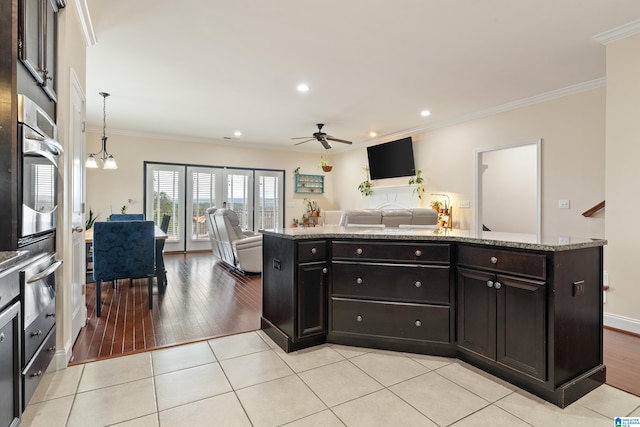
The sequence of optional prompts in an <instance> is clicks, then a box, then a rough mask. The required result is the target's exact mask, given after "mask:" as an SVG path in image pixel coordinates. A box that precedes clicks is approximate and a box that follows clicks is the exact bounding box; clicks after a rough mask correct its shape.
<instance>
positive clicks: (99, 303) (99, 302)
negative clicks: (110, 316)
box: [96, 280, 102, 317]
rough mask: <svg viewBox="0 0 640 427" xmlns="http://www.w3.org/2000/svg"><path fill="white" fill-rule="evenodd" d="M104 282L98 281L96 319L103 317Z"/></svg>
mask: <svg viewBox="0 0 640 427" xmlns="http://www.w3.org/2000/svg"><path fill="white" fill-rule="evenodd" d="M101 287H102V282H101V281H100V280H96V317H100V316H101V315H102V295H101V294H102V289H100V288H101Z"/></svg>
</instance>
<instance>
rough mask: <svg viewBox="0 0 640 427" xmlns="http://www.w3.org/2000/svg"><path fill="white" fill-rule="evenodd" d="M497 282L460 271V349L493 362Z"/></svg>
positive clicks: (490, 276)
mask: <svg viewBox="0 0 640 427" xmlns="http://www.w3.org/2000/svg"><path fill="white" fill-rule="evenodd" d="M494 280H495V275H494V274H492V273H485V272H482V271H476V270H470V269H466V268H458V311H457V318H458V346H460V347H463V348H466V349H468V350H471V351H473V352H475V353H478V354H480V355H483V356H486V357H488V358H490V359H492V360H495V357H496V290H495V288H494V287H493V281H494ZM488 283H489V284H490V285H491V286H488V285H487V284H488Z"/></svg>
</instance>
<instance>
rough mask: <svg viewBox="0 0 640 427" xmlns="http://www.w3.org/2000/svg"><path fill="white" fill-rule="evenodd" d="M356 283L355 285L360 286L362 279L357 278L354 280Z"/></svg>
mask: <svg viewBox="0 0 640 427" xmlns="http://www.w3.org/2000/svg"><path fill="white" fill-rule="evenodd" d="M356 283H357V284H358V285H362V277H358V278H357V279H356Z"/></svg>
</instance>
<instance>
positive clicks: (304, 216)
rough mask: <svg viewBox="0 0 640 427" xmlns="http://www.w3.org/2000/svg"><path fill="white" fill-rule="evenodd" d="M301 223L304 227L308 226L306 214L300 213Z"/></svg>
mask: <svg viewBox="0 0 640 427" xmlns="http://www.w3.org/2000/svg"><path fill="white" fill-rule="evenodd" d="M302 225H303V226H304V227H308V226H309V217H308V216H307V214H302Z"/></svg>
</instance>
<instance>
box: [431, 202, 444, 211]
mask: <svg viewBox="0 0 640 427" xmlns="http://www.w3.org/2000/svg"><path fill="white" fill-rule="evenodd" d="M441 208H442V202H441V201H439V200H434V201H432V202H431V209H433V210H434V211H436V212H440V209H441Z"/></svg>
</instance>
